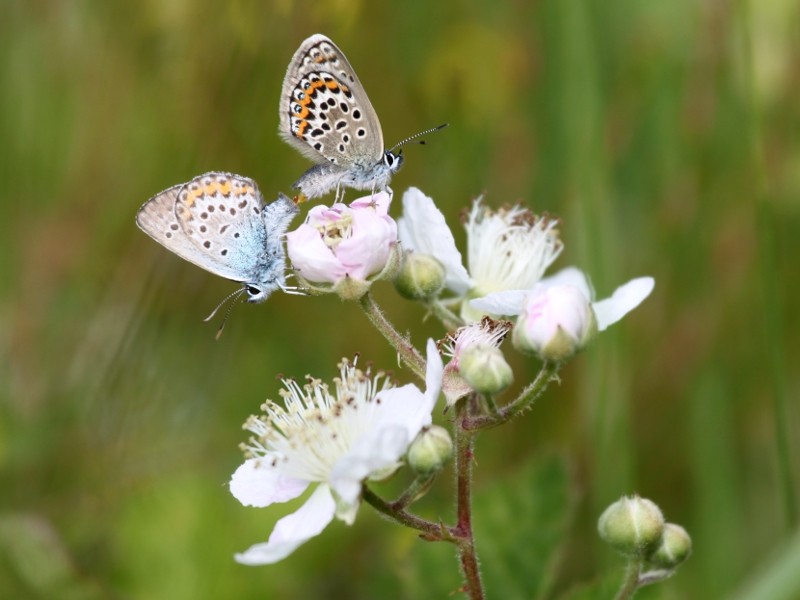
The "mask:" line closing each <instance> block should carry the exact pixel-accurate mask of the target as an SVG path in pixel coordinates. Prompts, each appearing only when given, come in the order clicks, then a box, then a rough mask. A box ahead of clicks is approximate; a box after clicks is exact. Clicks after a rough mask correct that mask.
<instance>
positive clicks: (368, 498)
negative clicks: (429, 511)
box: [361, 486, 452, 541]
mask: <svg viewBox="0 0 800 600" xmlns="http://www.w3.org/2000/svg"><path fill="white" fill-rule="evenodd" d="M361 497H362V498H363V499H364V501H365V502H366V503H367V504H369V505H370V506H372V507H373V508H374V509H375V510H377V511H378V512H379V513H381V514H382V515H384V516H386V517H388V518H389V519H391V520H392V521H395V522H396V523H399V524H400V525H405V526H406V527H410V528H411V529H416V530H417V531H421V532H423V533H424V534H425V538H426V539H428V540H431V541H439V540H441V541H452V540H450V539H448V537H447V536H446V535H443V532H442V530H443V528H442V527H441V526H440V525H438V524H437V523H432V522H431V521H428V520H426V519H423V518H421V517H418V516H417V515H413V514H411V513H409V512H406V511H405V510H398V509H396V508H394V507H393V505H392V503H390V502H386V500H384V499H383V498H381V497H380V496H378V495H377V494H376V493H375V492H373V491H372V490H371V489H369V488H368V487H367V486H364V487H363V489H362V491H361ZM445 531H446V529H445Z"/></svg>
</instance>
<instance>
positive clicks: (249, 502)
mask: <svg viewBox="0 0 800 600" xmlns="http://www.w3.org/2000/svg"><path fill="white" fill-rule="evenodd" d="M340 369H341V370H340V376H339V378H336V379H334V389H333V390H331V389H329V387H328V385H326V384H324V383H322V382H321V381H319V380H317V379H311V378H309V380H308V383H306V385H304V386H302V387H301V386H300V385H299V384H298V383H296V382H295V381H292V380H284V381H283V384H284V386H285V389H284V390H282V391H281V395H282V396H283V400H284V404H285V407H284V406H280V405H278V404H275V403H273V402H267V403H266V404H265V405H264V406H263V410H264V414H262V415H259V416H253V417H251V418H250V419H249V420H248V422H247V423H246V424H245V427H246V428H247V429H248V430H250V431H251V432H252V433H253V434H254V437H252V438H251V439H250V441H249V443H248V444H247V445H246V446H245V450H246V455H247V456H248V458H247V459H246V460H245V462H244V463H243V464H242V465H241V466H240V467H239V468H238V469H237V470H236V472H235V473H234V474H233V477H232V478H231V482H230V490H231V493H232V494H233V495H234V496H235V497H236V498H237V499H238V500H239V501H240V502H241V503H242V504H244V505H245V506H255V507H265V506H269V505H270V504H273V503H275V502H286V501H287V500H291V499H293V498H296V497H298V496H300V495H301V494H302V493H303V492H304V491H305V490H306V489H307V488H308V487H309V486H311V485H312V484H316V489H315V490H314V491H313V493H312V494H311V495H310V496H309V498H308V499H307V500H306V502H305V504H303V506H302V507H300V508H299V509H298V510H297V511H296V512H294V513H292V514H290V515H288V516H286V517H283V518H282V519H280V520H279V521H278V522H277V523H276V524H275V528H274V529H273V531H272V534H271V535H270V537H269V540H267V541H266V542H263V543H260V544H255V545H254V546H251V547H250V548H249V549H247V550H246V551H245V552H243V553H241V554H237V555H236V560H237V561H238V562H240V563H243V564H247V565H261V564H270V563H274V562H277V561H279V560H281V559H283V558H285V557H286V556H288V555H289V554H291V553H292V552H293V551H294V550H295V549H296V548H297V547H298V546H300V545H301V544H303V543H305V542H306V541H308V540H309V539H311V538H312V537H314V536H316V535H318V534H320V533H321V532H322V530H323V529H325V527H326V526H327V525H328V524H329V523H330V522H331V521H332V520H333V518H334V517H336V518H338V519H340V520H342V521H344V522H345V523H347V524H348V525H349V524H352V523H353V521H354V520H355V517H356V512H357V511H358V506H359V502H360V495H361V489H362V484H363V482H364V481H365V480H369V479H372V480H375V479H382V478H385V477H388V476H389V475H390V474H391V473H393V472H394V471H395V470H396V469H397V468H398V467H399V466H400V461H401V458H402V457H403V455H404V454H405V453H406V451H407V449H408V447H409V444H411V442H412V441H414V439H415V438H416V436H417V434H418V433H419V432H420V431H421V430H422V429H423V427H426V426H427V425H430V423H431V411H432V410H433V406H434V404H435V402H436V398H437V397H438V395H439V391H440V388H441V380H442V360H441V357H440V356H439V353H438V352H437V350H436V344H435V343H434V342H433V341H432V340H429V341H428V347H427V373H426V378H425V384H426V390H425V392H424V393H423V392H421V391H420V390H419V389H418V388H417V387H416V386H414V385H412V384H408V385H404V386H402V387H394V385H393V384H392V383H391V382H390V381H389V380H388V379H387V378H386V377H385V375H384V374H383V373H378V374H375V375H373V374H372V373H370V371H369V370H367V371H366V372H363V371H361V370H360V369H357V368H356V366H355V365H354V364H351V363H349V362H347V361H343V362H342V364H341V367H340Z"/></svg>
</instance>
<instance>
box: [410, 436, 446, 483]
mask: <svg viewBox="0 0 800 600" xmlns="http://www.w3.org/2000/svg"><path fill="white" fill-rule="evenodd" d="M452 456H453V440H452V439H451V438H450V433H449V432H448V431H447V430H446V429H445V428H444V427H439V426H438V425H431V426H429V427H427V428H425V429H423V430H422V431H421V432H420V434H419V435H418V436H417V438H416V439H415V440H414V441H413V442H411V446H410V447H409V449H408V464H409V466H410V467H411V468H412V469H413V470H414V471H415V472H416V473H419V474H420V475H428V474H431V473H434V472H436V471H438V470H440V469H441V468H442V467H443V466H444V465H445V464H446V463H447V461H448V460H450V457H452Z"/></svg>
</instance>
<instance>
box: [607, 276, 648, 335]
mask: <svg viewBox="0 0 800 600" xmlns="http://www.w3.org/2000/svg"><path fill="white" fill-rule="evenodd" d="M655 284H656V282H655V280H654V279H653V278H652V277H639V278H638V279H632V280H631V281H629V282H628V283H626V284H625V285H622V286H620V287H618V288H617V289H616V290H614V293H613V294H611V297H610V298H606V299H605V300H600V301H599V302H595V303H593V304H592V308H593V309H594V314H595V316H596V317H597V329H598V330H599V331H603V330H604V329H606V328H607V327H608V326H609V325H613V324H614V323H616V322H617V321H619V320H620V319H621V318H622V317H624V316H625V315H626V314H628V313H629V312H630V311H632V310H633V309H634V308H636V307H637V306H639V305H640V304H641V303H642V301H643V300H644V299H645V298H647V297H648V296H649V295H650V292H652V291H653V287H655Z"/></svg>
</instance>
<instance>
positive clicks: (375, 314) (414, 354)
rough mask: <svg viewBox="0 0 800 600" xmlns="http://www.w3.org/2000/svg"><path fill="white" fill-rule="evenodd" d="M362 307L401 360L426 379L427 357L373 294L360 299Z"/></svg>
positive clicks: (367, 294) (421, 377)
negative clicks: (387, 314)
mask: <svg viewBox="0 0 800 600" xmlns="http://www.w3.org/2000/svg"><path fill="white" fill-rule="evenodd" d="M358 303H359V305H360V306H361V308H362V309H363V310H364V312H365V313H366V315H367V318H368V319H369V321H370V323H372V324H373V325H374V326H375V329H377V330H378V331H379V332H380V333H381V335H383V337H384V338H386V341H387V342H389V344H391V345H392V347H393V348H394V349H395V350H396V351H397V354H398V355H399V356H400V358H401V360H402V361H403V362H404V363H406V364H407V365H408V366H409V367H410V368H411V370H412V371H414V373H415V374H416V375H417V376H418V377H419V378H420V379H422V380H423V381H425V359H424V358H422V355H421V354H420V353H419V352H418V351H417V349H416V348H414V346H413V345H412V344H411V342H410V341H409V340H408V338H407V337H406V336H404V335H401V334H400V333H399V332H398V331H397V330H396V329H395V328H394V326H393V325H392V324H391V323H390V322H389V320H388V319H387V318H386V317H385V316H384V314H383V311H382V310H381V309H380V307H379V306H378V304H377V303H376V302H375V299H374V298H373V297H372V294H370V293H369V292H367V293H366V294H364V295H363V296H362V297H361V299H360V300H359V301H358Z"/></svg>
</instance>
